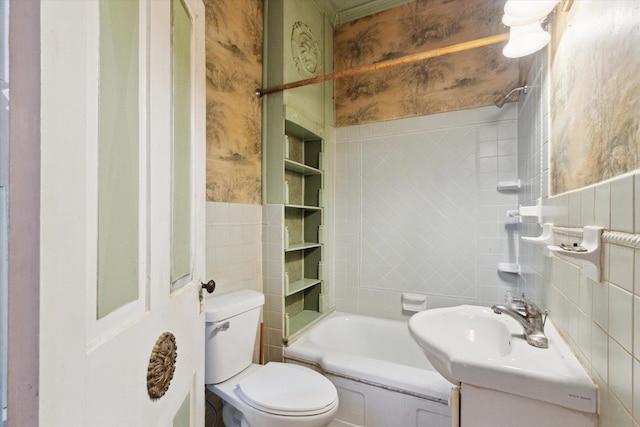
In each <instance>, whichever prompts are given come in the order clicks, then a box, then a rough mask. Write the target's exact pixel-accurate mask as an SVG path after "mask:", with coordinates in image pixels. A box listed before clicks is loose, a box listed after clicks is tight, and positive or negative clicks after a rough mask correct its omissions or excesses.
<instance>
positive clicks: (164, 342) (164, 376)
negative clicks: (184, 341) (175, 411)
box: [147, 332, 178, 399]
mask: <svg viewBox="0 0 640 427" xmlns="http://www.w3.org/2000/svg"><path fill="white" fill-rule="evenodd" d="M177 350H178V346H177V345H176V337H175V336H174V335H173V334H172V333H171V332H164V333H163V334H162V335H160V337H159V338H158V339H157V341H156V344H155V345H154V346H153V350H152V351H151V357H149V366H148V367H147V391H148V392H149V397H151V398H152V399H160V398H161V397H162V396H164V394H165V393H166V392H167V390H169V385H170V384H171V380H172V379H173V373H174V372H175V370H176V359H177V357H178V351H177Z"/></svg>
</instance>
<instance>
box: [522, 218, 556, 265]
mask: <svg viewBox="0 0 640 427" xmlns="http://www.w3.org/2000/svg"><path fill="white" fill-rule="evenodd" d="M521 239H522V240H523V241H525V242H529V243H533V244H534V245H539V246H543V247H544V249H543V252H544V255H545V256H548V257H549V256H551V251H549V248H548V246H549V245H553V244H554V234H553V224H551V223H549V222H546V223H544V224H542V234H541V235H540V236H538V237H527V236H522V237H521Z"/></svg>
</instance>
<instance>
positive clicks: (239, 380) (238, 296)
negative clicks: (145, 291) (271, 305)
mask: <svg viewBox="0 0 640 427" xmlns="http://www.w3.org/2000/svg"><path fill="white" fill-rule="evenodd" d="M263 304H264V295H263V294H261V293H260V292H256V291H251V290H241V291H236V292H231V293H228V294H223V295H221V296H216V297H212V298H209V299H207V300H205V322H206V327H205V383H206V384H207V388H208V389H209V390H210V391H212V392H213V393H215V394H216V395H218V396H219V397H220V398H222V400H223V402H224V403H223V409H222V416H223V420H224V423H225V426H227V427H234V426H237V427H296V426H301V427H324V426H327V425H329V424H330V423H331V421H332V420H333V418H334V416H335V414H336V412H337V410H338V393H337V391H336V388H335V387H334V385H333V384H332V383H331V381H329V380H328V379H327V378H325V377H324V376H322V375H320V374H319V373H317V372H315V371H313V370H311V369H309V368H305V367H302V366H298V365H293V364H285V363H277V362H270V363H267V364H266V365H257V364H253V363H252V359H253V353H254V343H255V338H256V333H257V331H258V324H259V321H260V309H261V307H262V305H263Z"/></svg>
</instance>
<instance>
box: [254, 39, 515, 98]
mask: <svg viewBox="0 0 640 427" xmlns="http://www.w3.org/2000/svg"><path fill="white" fill-rule="evenodd" d="M508 39H509V33H504V34H498V35H495V36H490V37H484V38H481V39H476V40H472V41H468V42H463V43H458V44H453V45H450V46H445V47H440V48H437V49H432V50H428V51H426V52H420V53H414V54H411V55H406V56H403V57H401V58H395V59H389V60H387V61H381V62H378V63H376V64H371V65H363V66H361V67H356V68H351V69H348V70H343V71H338V72H335V73H331V74H325V75H323V76H318V77H312V78H310V79H305V80H299V81H297V82H292V83H286V84H283V85H279V86H273V87H270V88H266V89H256V95H257V96H258V97H261V96H263V95H268V94H270V93H274V92H281V91H283V90H287V89H293V88H296V87H301V86H308V85H312V84H315V83H322V82H326V81H328V80H335V79H340V78H344V77H351V76H355V75H357V74H363V73H368V72H370V71H378V70H382V69H385V68H389V67H395V66H398V65H405V64H411V63H413V62H417V61H422V60H425V59H429V58H435V57H437V56H442V55H447V54H449V53H456V52H463V51H465V50H470V49H475V48H477V47H482V46H489V45H492V44H496V43H500V42H503V41H506V40H508Z"/></svg>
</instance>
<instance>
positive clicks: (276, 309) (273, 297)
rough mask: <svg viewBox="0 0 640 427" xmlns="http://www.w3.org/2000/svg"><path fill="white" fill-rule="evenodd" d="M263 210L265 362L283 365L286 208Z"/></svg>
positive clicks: (272, 206) (273, 207) (281, 206)
mask: <svg viewBox="0 0 640 427" xmlns="http://www.w3.org/2000/svg"><path fill="white" fill-rule="evenodd" d="M262 208H263V209H262V251H263V259H264V265H263V269H262V274H263V281H264V294H265V299H266V304H265V308H264V311H263V313H264V319H265V328H266V329H265V335H266V336H265V360H266V361H274V362H281V361H282V337H283V335H284V333H283V332H284V320H283V319H284V318H283V315H284V296H283V286H284V281H283V280H284V279H283V274H284V256H283V253H284V252H283V251H284V234H283V233H284V231H283V230H284V207H283V205H263V207H262Z"/></svg>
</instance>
